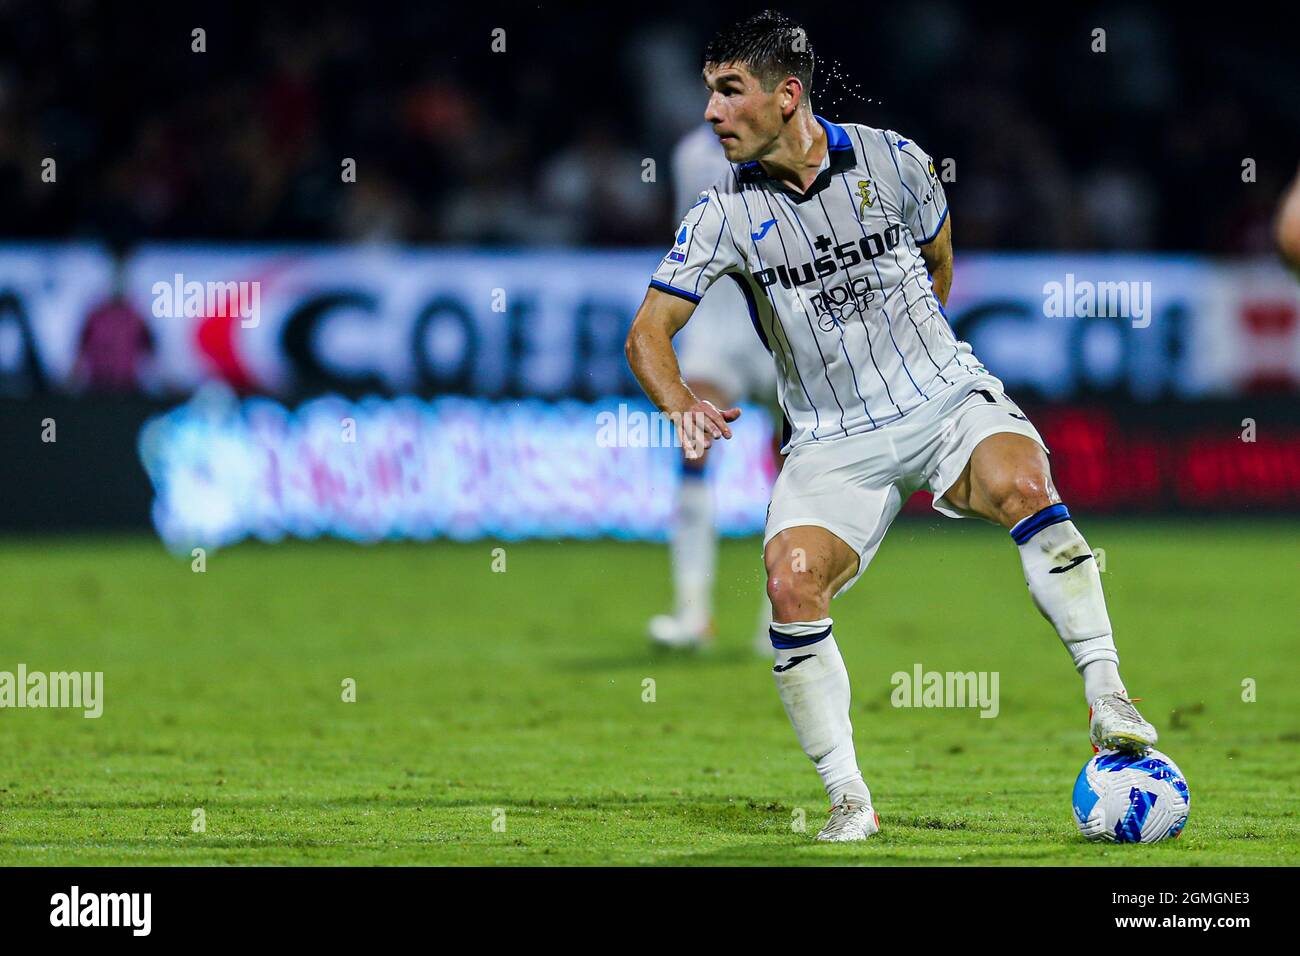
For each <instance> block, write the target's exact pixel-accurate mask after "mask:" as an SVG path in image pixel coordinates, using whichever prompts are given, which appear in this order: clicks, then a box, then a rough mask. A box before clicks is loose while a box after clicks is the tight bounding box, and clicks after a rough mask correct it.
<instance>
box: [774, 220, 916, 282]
mask: <svg viewBox="0 0 1300 956" xmlns="http://www.w3.org/2000/svg"><path fill="white" fill-rule="evenodd" d="M901 238H902V229H901V228H900V227H899V226H897V225H894V226H890V227H889V228H887V229H886V230H885V231H884V232H873V233H871V235H869V236H863V237H862V238H861V239H859V240H857V241H856V242H853V241H850V242H841V243H840V244H839V245H838V246H835V247H834V249H832V248H831V240H830V239H828V238H827V237H826V236H818V237H817V239H816V241H815V242H813V248H815V249H816V250H817V251H818V252H821V253H824V254H823V255H820V256H818V257H817V258H816V259H813V260H812V261H811V262H801V263H799V265H797V266H786V265H784V264H782V265H779V266H768V267H767V268H766V269H763V270H761V271H759V272H756V273H754V278H755V279H757V280H758V284H759V287H760V288H762V290H763V292H764V293H766V292H767V287H768V286H770V285H772V284H773V283H776V282H780V283H781V287H782V288H783V289H790V288H794V287H796V286H801V285H807V284H808V283H810V282H813V281H816V280H818V279H825V278H826V277H827V276H831V275H834V274H835V273H836V272H838V271H839V270H840V269H849V268H852V267H853V266H856V265H857V264H858V263H860V262H868V261H870V260H871V259H874V258H876V256H880V255H884V254H885V253H886V252H888V251H889V250H891V249H893V248H894V247H895V246H897V245H898V243H899V240H900V239H901Z"/></svg>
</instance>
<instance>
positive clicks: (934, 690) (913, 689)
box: [889, 664, 998, 717]
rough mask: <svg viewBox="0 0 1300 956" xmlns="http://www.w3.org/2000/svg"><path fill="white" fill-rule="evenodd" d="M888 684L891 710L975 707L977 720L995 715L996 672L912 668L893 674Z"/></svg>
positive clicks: (918, 666)
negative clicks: (890, 692) (889, 685)
mask: <svg viewBox="0 0 1300 956" xmlns="http://www.w3.org/2000/svg"><path fill="white" fill-rule="evenodd" d="M889 682H890V683H891V684H893V685H894V692H893V693H892V694H890V695H889V702H890V703H891V704H892V705H893V706H895V707H978V708H979V711H980V716H981V717H996V716H997V715H998V672H997V671H964V672H963V671H927V670H922V669H921V665H920V664H916V665H915V666H914V667H913V668H912V672H911V673H910V674H909V673H908V672H907V671H896V672H895V673H894V675H893V676H892V677H890V678H889Z"/></svg>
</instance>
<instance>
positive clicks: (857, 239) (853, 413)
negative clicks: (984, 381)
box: [655, 117, 978, 448]
mask: <svg viewBox="0 0 1300 956" xmlns="http://www.w3.org/2000/svg"><path fill="white" fill-rule="evenodd" d="M816 120H817V122H818V123H820V124H821V125H822V127H823V128H824V129H825V131H826V134H827V155H826V158H825V159H824V160H823V164H822V168H821V169H820V170H819V171H818V174H817V176H815V177H814V179H813V182H812V183H811V184H810V185H809V187H808V189H807V190H806V191H805V192H803V193H800V192H798V191H797V190H796V189H795V188H794V187H792V186H790V185H789V184H786V183H781V182H777V181H775V180H773V179H772V178H771V177H769V176H768V175H767V173H766V171H765V170H764V169H763V167H762V165H761V164H759V163H752V164H744V165H742V166H740V167H732V168H731V169H730V170H729V173H730V175H729V176H727V177H724V178H720V179H719V180H718V181H717V182H716V183H715V184H714V186H713V187H712V188H711V189H710V190H709V202H707V203H705V204H704V205H703V207H702V210H700V211H699V215H688V217H687V219H686V220H685V221H686V222H687V223H689V224H693V225H694V226H698V229H696V228H692V235H691V237H690V242H689V243H688V246H689V249H688V250H687V253H688V254H687V255H686V262H684V263H681V264H679V265H677V266H674V265H673V264H672V261H671V260H670V259H667V258H666V259H665V261H664V262H663V263H662V264H661V266H660V269H659V270H658V271H656V274H655V279H656V280H658V281H660V282H665V281H667V282H668V283H669V284H670V285H673V286H676V287H677V289H678V290H680V292H681V293H683V294H684V295H685V296H686V297H688V298H689V297H691V296H692V295H696V296H698V295H699V294H701V293H702V292H703V290H705V289H707V287H708V285H709V284H710V283H711V282H713V281H714V280H715V279H716V278H717V277H718V276H719V275H725V274H728V273H734V274H736V278H737V279H738V280H740V284H741V287H742V289H743V290H744V291H745V292H746V293H747V295H746V304H747V306H748V307H749V310H750V318H751V321H752V322H753V323H754V326H755V329H756V331H757V332H758V334H759V338H760V339H761V340H762V341H763V343H764V345H765V346H766V347H767V349H768V351H769V352H770V353H771V354H772V356H773V360H774V361H775V362H776V364H777V367H778V372H779V386H778V399H779V400H780V402H781V407H782V410H783V412H784V413H785V416H786V418H787V420H788V421H789V423H790V425H791V428H792V437H791V441H790V444H789V445H788V446H787V448H793V447H797V446H798V445H799V444H800V443H802V442H806V441H822V440H833V439H836V438H839V437H843V436H848V435H853V434H857V433H860V432H864V431H870V430H873V429H877V428H883V427H887V426H888V425H890V424H891V423H893V422H895V421H898V420H900V419H902V418H905V417H907V416H908V415H909V414H910V413H911V411H912V410H913V409H915V408H918V407H920V406H921V405H923V404H924V403H926V402H927V401H929V400H931V399H932V398H934V397H935V395H936V392H937V391H938V390H943V389H947V388H949V387H951V386H952V385H953V384H954V383H955V381H956V380H957V378H958V377H963V376H964V375H970V374H975V368H976V367H977V366H976V365H975V364H973V363H977V362H978V360H977V359H974V357H973V356H972V355H971V354H970V347H969V346H968V345H966V344H965V343H962V342H960V341H958V339H957V337H956V336H955V335H954V334H953V332H952V328H951V326H950V325H949V323H948V320H947V316H946V315H945V314H944V312H943V307H942V304H941V303H940V302H939V301H938V299H937V297H936V296H935V294H934V289H933V284H932V282H931V279H930V276H929V272H928V269H927V267H926V265H925V259H924V257H923V256H922V254H921V248H920V247H921V245H923V244H926V243H928V242H930V241H933V239H934V238H935V237H936V236H937V235H938V232H939V230H940V229H942V228H943V225H944V223H945V222H946V220H947V215H948V210H947V204H946V202H945V197H944V193H943V189H942V186H941V185H940V183H939V181H938V179H937V176H932V175H930V173H929V170H930V169H931V168H933V167H932V165H931V163H930V158H929V156H928V155H926V153H925V151H924V150H922V149H921V148H920V147H919V146H917V145H915V144H913V143H912V142H911V141H909V140H905V139H902V138H901V137H899V136H898V135H897V134H895V133H893V131H890V130H877V129H873V128H871V127H865V126H861V125H859V124H847V126H844V127H841V126H838V125H835V124H831V123H828V122H827V121H826V120H824V119H822V118H821V117H816ZM891 137H892V138H891ZM882 151H883V152H882ZM900 153H901V155H900ZM850 177H852V179H851V178H850ZM837 179H838V180H839V181H840V182H839V183H838V184H837V183H836V182H835V180H837ZM873 200H874V201H873ZM713 206H716V207H717V208H716V210H712V211H711V210H710V207H713ZM696 212H697V211H696V210H695V209H694V208H693V207H692V208H691V209H690V210H688V213H691V214H694V213H696ZM850 217H851V218H850ZM760 219H761V220H763V222H762V224H761V226H760V224H759V223H758V220H760ZM769 222H770V225H769V224H768V223H769ZM746 225H747V226H748V229H747V232H746V235H745V236H742V235H741V234H740V233H739V232H737V231H736V230H739V229H744V228H745V227H746ZM715 229H716V232H715ZM697 231H698V232H699V235H696V234H695V233H696V232H697ZM724 231H725V232H726V233H727V235H726V236H723V235H722V233H723V232H724ZM710 233H714V235H713V241H712V242H711V243H710V242H709V234H710ZM674 251H675V252H676V253H681V252H682V251H683V250H682V248H681V247H675V249H674ZM674 279H675V280H677V281H675V282H674V281H671V280H674ZM853 311H856V313H857V314H856V316H854V315H853ZM882 325H883V329H882V328H881V326H882ZM882 331H883V332H884V335H881V332H882ZM823 339H825V340H826V341H823ZM944 345H947V346H950V347H951V348H952V354H951V355H950V356H948V358H947V360H946V361H944V362H940V361H938V359H937V358H936V356H937V355H939V354H945V355H946V354H947V350H946V349H944V348H943V346H944ZM876 346H880V349H879V350H877V348H876ZM864 352H865V353H866V355H865V356H864V355H863V353H864ZM968 358H969V361H968V360H967V359H968ZM818 366H820V367H821V370H822V375H821V377H820V378H818V377H817V375H816V372H815V371H814V370H815V369H816V368H817V367H818ZM805 373H807V374H805ZM823 414H824V415H825V417H823Z"/></svg>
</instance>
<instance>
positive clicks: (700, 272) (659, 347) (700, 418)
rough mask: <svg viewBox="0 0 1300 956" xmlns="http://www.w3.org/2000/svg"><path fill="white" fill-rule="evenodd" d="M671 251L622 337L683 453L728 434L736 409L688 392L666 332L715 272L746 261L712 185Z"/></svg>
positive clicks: (678, 323) (681, 320)
mask: <svg viewBox="0 0 1300 956" xmlns="http://www.w3.org/2000/svg"><path fill="white" fill-rule="evenodd" d="M673 239H674V240H675V241H674V243H673V247H672V249H670V250H669V251H668V255H666V256H664V258H663V261H661V262H660V263H659V268H658V269H656V270H655V273H654V275H653V276H652V277H651V279H650V288H649V290H647V292H646V296H645V300H644V301H643V302H642V303H641V307H640V308H639V309H637V312H636V317H635V318H634V319H633V320H632V328H631V330H630V331H629V332H628V335H627V346H626V352H627V362H628V365H630V366H631V367H632V373H633V374H634V375H635V376H636V380H637V381H638V382H640V383H641V387H642V388H643V389H644V390H645V393H646V395H647V396H649V398H650V400H651V401H652V402H654V403H655V405H656V406H657V407H658V408H659V410H660V411H662V412H664V413H665V414H667V415H669V416H671V417H672V419H673V421H674V422H675V423H676V425H677V429H678V433H679V435H680V436H681V439H682V445H683V447H684V449H685V452H686V456H687V457H688V458H697V457H699V455H701V454H703V451H704V449H706V448H709V447H711V446H712V445H713V440H714V439H717V438H730V437H731V428H730V426H729V425H728V423H729V422H734V421H735V420H736V419H737V418H739V417H740V409H739V408H728V409H720V408H718V407H717V406H716V405H714V404H713V403H712V402H707V401H704V400H703V399H701V398H700V397H699V396H697V395H696V394H695V393H694V392H692V391H691V390H690V388H689V387H688V386H687V384H686V382H684V381H683V380H682V370H681V367H680V366H679V365H678V364H677V353H676V352H674V351H673V336H674V335H676V334H677V333H678V332H679V331H680V330H681V328H682V326H684V325H685V324H686V322H687V320H689V319H690V317H691V313H693V312H694V311H695V305H696V303H697V302H699V301H700V299H701V298H702V297H703V295H704V293H705V291H707V290H708V288H709V286H711V285H712V284H713V283H714V282H715V281H716V280H717V279H718V278H719V277H720V276H722V275H723V274H724V273H726V272H734V271H738V270H740V269H743V268H744V267H745V259H744V257H743V256H742V255H741V254H740V252H739V250H738V249H737V246H736V242H735V239H734V238H733V237H732V235H731V230H730V229H729V228H728V224H727V213H726V210H725V209H724V208H723V206H722V199H721V197H720V196H719V195H718V191H717V190H716V189H709V190H706V191H704V192H702V193H700V194H699V197H698V198H697V199H696V201H695V203H694V204H693V205H692V206H691V208H690V209H688V210H686V217H685V218H684V219H683V220H682V222H681V225H679V226H678V227H677V230H676V232H674V233H673Z"/></svg>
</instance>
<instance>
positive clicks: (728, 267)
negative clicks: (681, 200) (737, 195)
mask: <svg viewBox="0 0 1300 956" xmlns="http://www.w3.org/2000/svg"><path fill="white" fill-rule="evenodd" d="M744 265H745V260H744V257H742V256H741V255H740V253H739V252H738V251H737V249H736V242H735V239H733V238H732V235H731V228H730V224H729V223H728V221H727V211H726V209H724V208H723V206H722V201H721V199H720V198H719V196H718V191H717V190H716V189H709V190H707V191H705V192H702V193H700V195H699V198H698V199H696V201H695V205H693V206H691V208H690V209H688V210H686V216H685V218H684V219H682V223H681V225H680V226H678V227H677V231H676V232H675V233H674V234H673V247H672V248H671V249H669V250H668V255H666V256H664V258H663V261H662V262H660V263H659V268H658V269H656V270H655V272H654V275H652V276H651V277H650V285H651V286H652V287H653V288H656V289H659V290H660V291H661V292H668V293H670V294H672V295H676V296H680V297H681V298H683V299H688V300H690V301H691V302H699V301H700V299H701V298H702V297H703V295H704V293H705V291H706V290H707V289H708V288H709V286H711V285H713V282H714V280H715V279H717V278H718V276H720V275H722V274H723V273H726V272H736V271H738V270H740V269H742V268H743V267H744Z"/></svg>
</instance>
